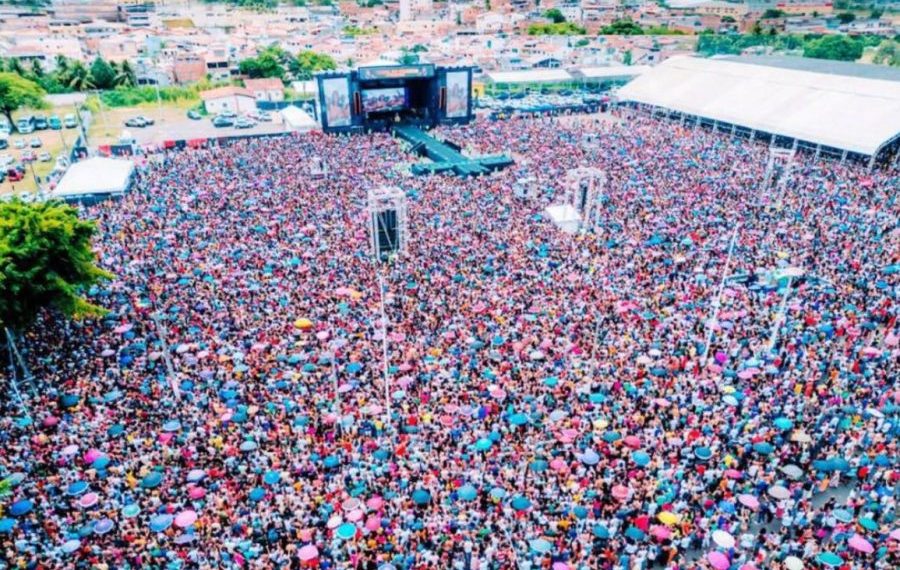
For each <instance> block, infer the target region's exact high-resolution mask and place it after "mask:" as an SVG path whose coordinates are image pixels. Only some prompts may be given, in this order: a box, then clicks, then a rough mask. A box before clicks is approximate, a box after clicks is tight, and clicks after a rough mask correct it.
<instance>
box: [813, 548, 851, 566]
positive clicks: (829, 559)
mask: <svg viewBox="0 0 900 570" xmlns="http://www.w3.org/2000/svg"><path fill="white" fill-rule="evenodd" d="M816 561H817V562H820V563H822V564H824V565H825V566H831V567H832V568H836V567H838V566H840V565H841V564H843V563H844V559H843V558H841V557H840V556H838V555H837V554H835V553H833V552H820V553H819V555H818V556H816Z"/></svg>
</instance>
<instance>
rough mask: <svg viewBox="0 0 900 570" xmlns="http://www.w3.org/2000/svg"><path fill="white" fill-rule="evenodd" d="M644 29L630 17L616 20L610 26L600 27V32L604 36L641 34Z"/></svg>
mask: <svg viewBox="0 0 900 570" xmlns="http://www.w3.org/2000/svg"><path fill="white" fill-rule="evenodd" d="M643 33H644V30H643V29H642V28H641V27H640V26H639V25H637V24H635V23H634V22H633V21H631V20H629V19H627V18H626V19H624V20H616V21H615V22H613V23H612V24H610V25H608V26H603V27H602V28H601V29H600V34H601V35H604V36H639V35H641V34H643Z"/></svg>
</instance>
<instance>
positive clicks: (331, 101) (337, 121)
mask: <svg viewBox="0 0 900 570" xmlns="http://www.w3.org/2000/svg"><path fill="white" fill-rule="evenodd" d="M322 90H323V91H324V92H325V117H326V119H327V120H328V126H329V127H346V126H348V125H350V123H351V119H350V86H349V84H348V83H347V78H346V77H335V78H330V79H325V80H324V81H323V82H322Z"/></svg>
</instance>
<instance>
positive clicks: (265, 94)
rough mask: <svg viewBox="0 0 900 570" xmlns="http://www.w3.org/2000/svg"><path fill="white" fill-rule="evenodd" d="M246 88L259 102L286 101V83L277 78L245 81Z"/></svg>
mask: <svg viewBox="0 0 900 570" xmlns="http://www.w3.org/2000/svg"><path fill="white" fill-rule="evenodd" d="M244 86H245V87H246V88H247V90H248V91H250V92H251V93H253V96H254V97H255V98H256V100H257V101H284V83H282V82H281V80H280V79H278V78H277V77H270V78H267V79H245V80H244Z"/></svg>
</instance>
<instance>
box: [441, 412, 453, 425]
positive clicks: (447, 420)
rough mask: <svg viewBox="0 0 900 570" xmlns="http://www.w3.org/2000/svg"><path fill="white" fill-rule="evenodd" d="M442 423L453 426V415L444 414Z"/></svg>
mask: <svg viewBox="0 0 900 570" xmlns="http://www.w3.org/2000/svg"><path fill="white" fill-rule="evenodd" d="M440 422H441V425H442V426H444V427H453V416H451V415H449V414H444V415H443V416H441V419H440Z"/></svg>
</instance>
